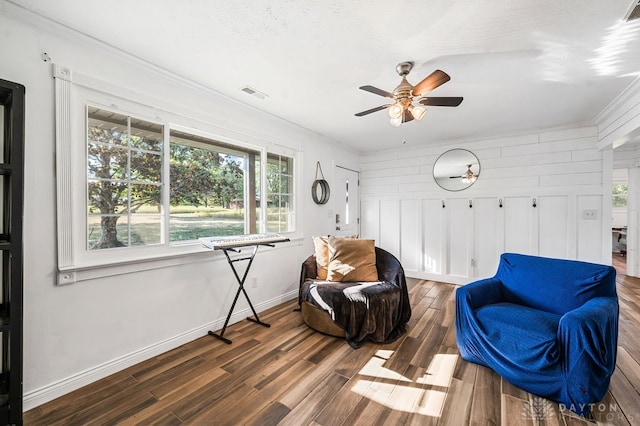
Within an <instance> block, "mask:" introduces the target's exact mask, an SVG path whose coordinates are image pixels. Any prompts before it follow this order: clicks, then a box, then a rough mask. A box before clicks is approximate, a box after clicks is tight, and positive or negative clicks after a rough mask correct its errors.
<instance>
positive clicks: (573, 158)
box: [361, 123, 612, 284]
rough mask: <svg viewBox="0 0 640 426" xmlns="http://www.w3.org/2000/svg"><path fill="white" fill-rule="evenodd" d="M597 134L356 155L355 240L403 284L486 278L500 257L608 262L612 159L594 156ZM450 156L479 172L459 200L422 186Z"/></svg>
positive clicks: (431, 184) (573, 132)
mask: <svg viewBox="0 0 640 426" xmlns="http://www.w3.org/2000/svg"><path fill="white" fill-rule="evenodd" d="M422 124H424V123H422ZM597 135H598V133H597V128H596V127H595V126H587V127H579V128H573V129H564V130H555V131H546V132H540V133H534V134H528V135H519V136H513V137H502V138H496V139H484V140H475V141H464V142H459V143H454V144H447V145H438V146H429V147H419V148H412V147H411V146H410V145H405V146H403V147H402V148H399V149H396V150H392V151H388V152H381V153H376V154H371V155H366V156H363V157H362V165H361V167H362V174H361V185H362V187H361V200H362V218H363V220H362V223H363V225H362V235H363V236H364V237H370V238H375V239H376V240H377V241H379V244H380V245H381V246H382V247H383V248H385V249H387V250H389V251H391V252H392V253H394V254H395V255H396V256H398V257H399V258H400V260H401V261H402V263H403V265H404V267H405V272H406V273H407V275H409V276H413V277H420V278H428V279H437V280H441V281H448V282H454V283H460V284H462V283H466V282H469V281H471V280H473V279H475V278H477V277H486V276H491V275H493V274H494V273H495V270H496V266H497V261H498V256H499V254H500V253H502V252H504V251H515V252H521V253H529V254H536V255H542V256H550V257H560V258H568V259H580V260H585V261H592V262H601V263H610V262H611V256H610V252H611V237H610V217H611V195H610V192H611V190H610V186H611V184H610V181H611V177H610V169H611V161H612V160H611V158H612V156H611V150H599V149H597V143H598V138H597ZM453 147H457V148H465V149H468V150H470V151H472V152H473V153H475V154H476V156H477V157H478V158H479V160H480V165H481V172H480V177H479V178H478V180H477V182H476V183H475V184H474V185H473V186H471V187H470V188H469V189H467V190H464V191H460V192H448V191H445V190H443V189H441V188H440V187H439V186H438V185H437V184H436V183H435V181H434V179H433V177H432V169H433V164H434V162H435V160H436V158H437V157H438V156H439V155H440V154H442V153H443V152H445V151H447V150H448V149H451V148H453ZM607 170H609V172H608V173H607V172H606V171H607ZM534 199H535V201H536V207H533V203H534ZM500 200H502V207H500ZM470 202H471V205H472V207H471V208H470V207H469V203H470ZM443 203H444V205H445V207H444V208H443ZM585 211H595V219H585V218H584V216H583V214H584V212H585ZM604 219H606V220H604ZM605 236H606V238H605Z"/></svg>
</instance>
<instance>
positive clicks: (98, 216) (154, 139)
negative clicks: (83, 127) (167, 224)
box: [87, 107, 162, 250]
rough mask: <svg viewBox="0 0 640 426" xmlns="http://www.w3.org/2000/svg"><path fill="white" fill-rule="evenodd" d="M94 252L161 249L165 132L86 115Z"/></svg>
mask: <svg viewBox="0 0 640 426" xmlns="http://www.w3.org/2000/svg"><path fill="white" fill-rule="evenodd" d="M87 129H88V130H87V193H88V198H87V199H88V206H87V207H88V217H87V246H88V249H89V250H94V249H105V248H114V247H128V246H136V245H149V244H159V243H160V242H161V241H162V239H161V209H160V201H161V200H160V194H161V189H162V126H161V125H159V124H156V123H150V122H148V121H143V120H136V119H132V118H131V117H128V116H125V115H121V114H116V113H112V112H109V111H104V110H101V109H98V108H91V107H90V108H88V110H87Z"/></svg>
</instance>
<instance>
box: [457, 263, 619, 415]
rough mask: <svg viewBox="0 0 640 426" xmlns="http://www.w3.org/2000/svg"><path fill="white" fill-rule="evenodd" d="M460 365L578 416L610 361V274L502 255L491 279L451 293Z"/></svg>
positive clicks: (603, 385)
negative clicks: (485, 370)
mask: <svg viewBox="0 0 640 426" xmlns="http://www.w3.org/2000/svg"><path fill="white" fill-rule="evenodd" d="M456 333H457V336H456V338H457V343H458V348H459V349H460V354H461V355H462V358H463V359H465V360H467V361H471V362H474V363H477V364H481V365H484V366H487V367H489V368H491V369H493V370H494V371H496V372H497V373H498V374H500V375H501V376H502V377H504V378H505V379H506V380H508V381H509V382H511V383H512V384H514V385H515V386H518V387H519V388H521V389H524V390H526V391H528V392H531V393H533V394H535V395H539V396H543V397H546V398H549V399H551V400H554V401H557V402H559V403H561V404H563V405H564V406H566V407H567V408H569V409H571V410H573V411H575V412H577V413H579V414H584V413H586V412H588V411H589V404H592V403H596V402H599V401H601V400H602V398H603V397H604V395H605V393H606V392H607V389H608V387H609V379H610V378H611V375H612V374H613V370H614V368H615V362H616V349H617V342H618V297H617V294H616V272H615V270H614V269H613V268H612V267H610V266H606V265H597V264H593V263H586V262H578V261H572V260H560V259H550V258H544V257H536V256H527V255H521V254H513V253H505V254H503V255H502V256H501V257H500V265H499V266H498V272H497V273H496V275H495V276H494V277H493V278H488V279H484V280H480V281H476V282H474V283H471V284H468V285H465V286H462V287H459V288H458V289H457V291H456Z"/></svg>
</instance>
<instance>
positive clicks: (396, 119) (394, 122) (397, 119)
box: [389, 116, 402, 127]
mask: <svg viewBox="0 0 640 426" xmlns="http://www.w3.org/2000/svg"><path fill="white" fill-rule="evenodd" d="M389 123H390V124H391V125H392V126H393V127H400V125H401V124H402V116H400V117H393V118H391V120H389Z"/></svg>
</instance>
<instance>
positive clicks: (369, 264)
mask: <svg viewBox="0 0 640 426" xmlns="http://www.w3.org/2000/svg"><path fill="white" fill-rule="evenodd" d="M327 281H378V270H377V269H376V250H375V241H374V240H356V239H349V238H335V237H329V267H328V270H327Z"/></svg>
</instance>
